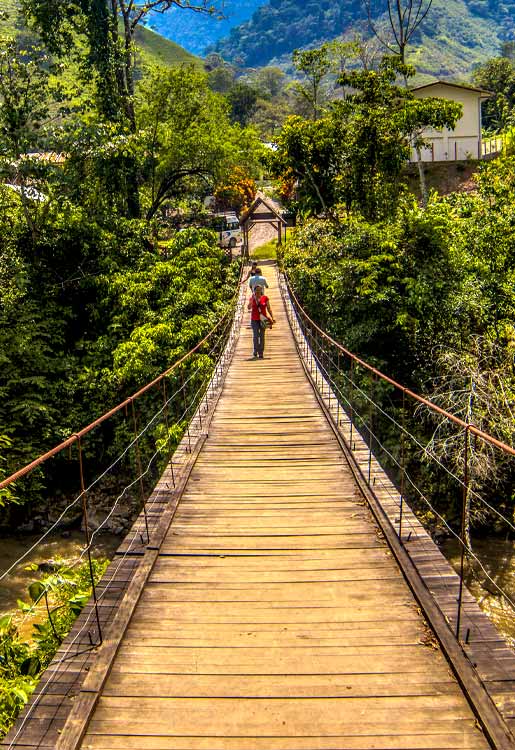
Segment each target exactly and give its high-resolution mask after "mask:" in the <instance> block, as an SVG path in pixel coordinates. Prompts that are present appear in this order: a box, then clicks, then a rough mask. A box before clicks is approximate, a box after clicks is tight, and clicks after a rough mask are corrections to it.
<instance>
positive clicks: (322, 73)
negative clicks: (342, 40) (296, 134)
mask: <svg viewBox="0 0 515 750" xmlns="http://www.w3.org/2000/svg"><path fill="white" fill-rule="evenodd" d="M293 65H294V66H295V68H296V70H298V71H299V73H303V74H304V76H305V78H306V83H297V85H296V89H297V91H298V92H299V94H300V95H301V97H303V98H304V99H305V100H306V101H307V102H308V104H309V106H310V108H311V110H312V117H313V120H318V117H319V115H320V111H321V108H322V103H323V101H324V91H323V82H324V79H325V77H326V76H327V74H328V73H329V71H330V70H331V61H330V58H329V50H328V47H327V45H325V44H324V45H322V47H320V48H319V49H310V50H295V52H294V53H293Z"/></svg>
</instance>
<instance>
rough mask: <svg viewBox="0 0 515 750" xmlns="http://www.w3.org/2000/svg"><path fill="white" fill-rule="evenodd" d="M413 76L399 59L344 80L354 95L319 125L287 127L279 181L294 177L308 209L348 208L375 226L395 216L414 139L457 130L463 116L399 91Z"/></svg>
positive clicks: (277, 162)
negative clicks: (431, 130) (430, 130)
mask: <svg viewBox="0 0 515 750" xmlns="http://www.w3.org/2000/svg"><path fill="white" fill-rule="evenodd" d="M409 72H410V71H409V69H408V68H407V66H404V65H402V64H401V63H400V60H399V58H391V57H385V58H384V59H383V61H382V63H381V65H380V67H379V70H377V71H370V70H368V71H350V72H347V73H344V74H342V75H341V76H340V77H339V79H338V81H339V83H340V84H341V85H342V86H348V87H349V89H350V90H351V91H352V93H350V94H349V95H348V96H347V97H346V99H345V100H344V101H342V102H334V103H333V104H332V106H331V107H330V108H329V109H328V110H327V112H326V113H325V115H324V116H323V117H321V118H320V119H319V120H317V121H314V122H313V121H303V120H302V118H299V117H297V118H289V119H288V120H287V121H286V123H285V126H284V128H283V131H282V133H281V135H280V137H279V139H278V149H277V152H276V153H275V154H273V155H272V156H271V157H270V158H271V168H272V170H273V172H274V173H275V174H276V175H277V176H278V177H280V176H282V175H285V174H288V173H290V174H291V173H292V172H293V174H294V175H295V177H296V178H297V179H298V180H299V191H300V195H301V198H303V200H304V202H305V207H306V208H307V209H309V210H311V211H320V210H322V211H324V212H327V211H328V210H329V209H332V208H333V207H334V206H335V205H336V204H337V203H343V204H344V205H345V207H346V209H347V210H348V211H351V210H358V211H360V212H361V213H362V214H363V215H364V216H365V217H367V218H368V219H370V220H378V219H381V218H385V217H388V216H390V215H392V214H393V213H394V212H395V209H396V206H397V203H398V199H399V196H400V194H401V192H402V189H403V180H402V170H403V168H404V165H405V163H406V161H407V159H408V158H409V155H410V144H411V143H412V141H413V137H414V136H413V134H414V133H419V132H422V131H423V129H424V128H426V127H430V126H434V127H439V128H440V127H444V126H445V127H453V125H454V123H455V122H456V119H457V117H458V116H459V114H460V112H461V108H460V106H459V105H456V104H454V103H453V102H449V101H446V100H443V99H424V100H416V99H415V98H414V96H413V94H412V93H411V92H409V91H408V90H407V89H405V88H404V87H400V86H396V85H395V80H396V78H397V76H398V74H399V73H401V74H403V73H404V74H407V73H409ZM419 138H421V135H420V136H419ZM416 143H418V141H416Z"/></svg>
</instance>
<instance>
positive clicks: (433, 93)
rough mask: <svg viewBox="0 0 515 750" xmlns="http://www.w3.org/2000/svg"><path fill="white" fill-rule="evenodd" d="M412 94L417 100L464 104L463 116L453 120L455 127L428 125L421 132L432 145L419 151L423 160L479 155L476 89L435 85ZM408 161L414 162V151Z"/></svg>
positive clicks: (463, 157) (466, 157)
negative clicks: (434, 99)
mask: <svg viewBox="0 0 515 750" xmlns="http://www.w3.org/2000/svg"><path fill="white" fill-rule="evenodd" d="M413 93H414V95H415V96H416V97H417V98H418V99H424V98H428V97H439V98H442V99H448V100H450V101H454V102H458V103H460V104H461V105H462V107H463V116H462V117H461V119H460V120H459V121H458V122H457V123H456V127H455V129H454V130H452V131H451V130H447V128H445V129H444V130H433V129H432V128H428V129H427V130H426V131H425V132H424V138H425V139H426V140H428V141H430V142H431V147H430V148H427V149H423V150H422V153H421V158H422V161H426V162H427V161H460V160H463V159H478V158H481V125H480V95H479V94H478V92H476V91H467V89H460V88H452V87H450V86H443V85H441V84H435V85H434V86H429V87H427V88H424V89H421V90H419V91H414V92H413ZM411 160H412V161H417V155H416V153H415V151H413V153H412V156H411Z"/></svg>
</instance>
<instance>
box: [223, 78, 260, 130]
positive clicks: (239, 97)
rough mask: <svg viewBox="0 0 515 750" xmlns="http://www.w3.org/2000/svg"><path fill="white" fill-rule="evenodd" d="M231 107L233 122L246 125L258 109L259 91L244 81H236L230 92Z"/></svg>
mask: <svg viewBox="0 0 515 750" xmlns="http://www.w3.org/2000/svg"><path fill="white" fill-rule="evenodd" d="M227 98H228V100H229V105H230V107H231V122H233V123H236V122H237V123H239V124H240V125H241V126H242V127H246V126H247V125H248V124H249V122H250V120H251V119H252V115H253V114H254V112H255V111H256V105H257V101H258V92H257V91H256V89H255V88H254V87H253V86H249V85H248V84H247V83H244V82H243V81H239V82H238V83H235V84H234V86H233V87H232V88H231V90H230V91H229V94H228V97H227Z"/></svg>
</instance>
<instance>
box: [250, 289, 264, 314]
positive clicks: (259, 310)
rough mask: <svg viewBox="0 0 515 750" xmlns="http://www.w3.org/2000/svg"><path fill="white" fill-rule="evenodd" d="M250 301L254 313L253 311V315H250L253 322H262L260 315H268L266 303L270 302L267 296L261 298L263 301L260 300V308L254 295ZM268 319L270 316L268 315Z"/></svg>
mask: <svg viewBox="0 0 515 750" xmlns="http://www.w3.org/2000/svg"><path fill="white" fill-rule="evenodd" d="M250 301H251V302H252V311H251V314H250V319H251V320H261V318H260V317H259V316H260V314H261V315H267V312H266V303H267V302H268V297H267V296H266V294H263V295H262V296H261V299H260V300H259V306H258V304H257V302H256V296H255V295H254V294H253V295H252V297H251V298H250ZM267 317H268V315H267Z"/></svg>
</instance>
